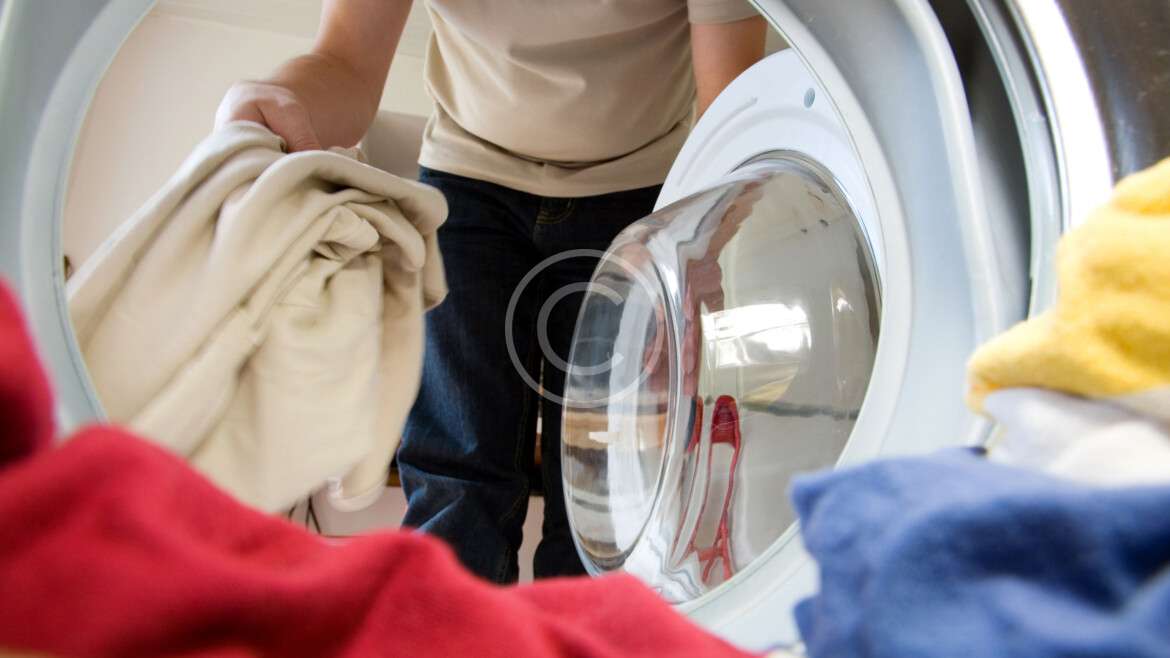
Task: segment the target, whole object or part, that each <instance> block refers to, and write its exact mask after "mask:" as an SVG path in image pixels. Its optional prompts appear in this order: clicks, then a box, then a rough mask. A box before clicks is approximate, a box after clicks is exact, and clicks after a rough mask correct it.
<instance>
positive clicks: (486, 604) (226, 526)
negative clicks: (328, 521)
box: [0, 285, 745, 658]
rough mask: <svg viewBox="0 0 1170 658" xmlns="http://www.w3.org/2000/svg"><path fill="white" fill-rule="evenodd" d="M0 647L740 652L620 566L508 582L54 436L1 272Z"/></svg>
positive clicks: (358, 652)
mask: <svg viewBox="0 0 1170 658" xmlns="http://www.w3.org/2000/svg"><path fill="white" fill-rule="evenodd" d="M0 357H2V359H0V428H4V429H3V435H2V436H3V438H2V444H0V456H3V459H5V460H7V462H8V463H7V464H6V465H0V524H2V526H0V528H2V529H0V647H5V648H7V649H14V650H22V651H35V652H44V653H49V654H54V655H58V656H162V655H185V656H190V655H207V656H210V655H215V656H313V657H321V656H355V657H356V656H361V657H367V656H410V657H411V658H425V657H427V656H485V657H486V656H508V657H512V656H542V657H546V656H547V657H552V656H580V657H592V656H596V657H603V656H604V657H619V656H623V657H624V656H628V657H632V656H672V657H677V658H682V657H686V656H715V657H717V656H729V657H730V656H742V655H745V654H742V653H740V652H739V651H737V650H736V649H734V648H733V647H731V646H729V645H728V644H726V643H724V642H722V641H721V640H719V639H716V638H715V637H713V636H711V635H709V634H707V633H706V632H704V631H702V630H700V629H699V628H697V627H696V626H694V625H693V624H691V623H690V622H689V621H688V620H686V619H685V618H684V617H682V616H681V615H679V614H677V613H676V612H675V611H674V610H672V609H671V608H670V607H669V606H667V605H666V604H664V603H663V602H662V601H661V600H660V599H659V598H658V597H657V596H655V595H654V594H653V593H652V592H650V591H649V590H648V589H646V588H645V587H644V586H642V585H641V584H640V583H639V582H638V581H636V580H634V579H633V578H630V577H626V576H614V577H607V578H601V579H595V580H591V579H565V580H557V581H545V582H542V583H539V584H536V585H531V586H523V587H511V588H501V587H496V586H494V585H490V584H487V583H485V582H483V581H481V580H478V579H476V578H474V577H473V576H471V575H469V574H468V573H467V572H465V571H464V570H463V569H462V568H461V567H460V566H459V565H458V563H457V562H456V560H455V559H454V557H453V554H452V553H451V552H450V551H449V550H447V549H446V547H444V546H443V545H442V544H441V543H440V542H438V541H437V540H434V539H431V538H428V537H426V536H424V535H421V534H418V533H408V532H395V533H383V534H377V535H371V536H368V537H363V538H357V539H353V540H351V541H348V542H346V543H344V544H331V543H328V542H326V541H325V540H323V539H321V538H319V537H317V536H315V535H311V534H309V533H307V532H305V531H304V530H303V529H301V528H299V527H297V526H294V525H292V524H290V523H287V522H285V521H284V520H282V519H277V518H272V517H268V516H264V515H262V514H259V513H257V512H254V511H252V510H250V509H247V508H244V507H242V506H241V505H239V504H237V503H236V502H234V501H233V500H232V499H230V498H229V497H227V496H226V495H225V494H223V493H221V492H220V491H219V490H217V489H216V488H214V486H213V485H211V484H210V483H209V482H207V481H206V480H204V479H203V478H202V477H200V476H199V475H197V474H196V473H194V472H193V471H191V470H190V469H189V468H187V466H186V465H185V464H184V463H183V462H182V461H180V460H179V459H177V458H175V457H173V456H171V455H170V454H168V453H166V452H164V451H163V450H161V449H159V448H157V447H155V446H153V445H151V444H149V443H146V442H144V441H141V440H139V439H137V438H135V437H134V436H133V435H131V434H130V433H128V432H125V431H123V430H119V429H116V428H110V427H94V428H90V429H87V430H84V431H82V432H80V433H79V434H78V435H77V436H76V437H74V438H72V439H70V440H69V441H68V442H67V443H65V444H64V445H63V446H62V447H60V448H56V449H50V448H48V447H47V446H48V442H49V437H50V435H51V433H52V422H51V419H52V416H51V397H50V394H49V392H48V387H47V384H46V379H45V377H44V374H43V372H42V371H41V369H40V366H39V365H38V363H37V361H36V359H35V356H34V355H33V352H32V347H31V344H30V341H29V340H28V338H27V334H26V332H25V331H24V329H23V326H22V324H21V322H20V318H19V315H18V314H17V311H16V305H15V303H14V302H13V300H12V298H11V296H10V295H9V294H8V292H7V290H6V289H5V288H4V287H3V286H2V285H0Z"/></svg>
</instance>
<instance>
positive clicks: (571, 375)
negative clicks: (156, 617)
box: [562, 153, 881, 602]
mask: <svg viewBox="0 0 1170 658" xmlns="http://www.w3.org/2000/svg"><path fill="white" fill-rule="evenodd" d="M880 309H881V300H880V285H879V281H878V276H877V269H876V267H875V265H874V258H873V254H872V253H871V248H870V243H869V240H868V239H867V238H866V234H865V232H864V229H863V227H862V224H861V223H860V221H859V220H858V218H857V216H856V214H855V213H854V212H853V211H852V209H851V206H850V204H849V202H848V199H846V198H845V195H844V194H843V193H842V191H841V189H840V187H839V186H838V185H837V184H836V183H835V182H834V180H833V178H832V176H831V175H829V174H828V173H827V172H826V171H824V170H823V168H821V167H820V166H819V165H818V164H816V163H815V162H813V161H811V160H809V159H808V158H805V157H802V156H800V155H798V154H793V153H773V154H768V155H767V156H763V157H761V158H759V159H757V160H755V161H753V162H751V163H749V164H748V165H746V166H745V167H743V168H741V170H739V171H738V172H736V173H734V174H732V175H731V176H729V177H728V178H727V180H726V181H725V182H723V183H722V184H720V185H717V186H716V187H714V188H712V189H710V190H707V191H704V192H700V193H698V194H695V195H692V196H690V197H687V198H685V199H683V200H681V201H679V202H677V203H675V204H672V205H670V206H667V207H666V208H663V209H662V210H659V211H658V212H656V213H654V214H653V215H650V216H648V217H646V218H644V219H642V220H640V221H638V222H636V223H634V224H633V225H631V226H630V227H629V228H627V229H626V230H625V231H623V232H622V233H621V234H620V235H619V236H618V237H617V239H616V240H615V241H614V243H613V244H612V245H611V247H610V249H609V250H608V252H607V253H606V256H605V257H604V258H603V259H602V261H601V263H600V264H599V266H598V268H597V270H596V271H595V273H594V277H593V280H592V282H591V283H590V287H589V290H588V291H587V293H586V298H585V301H584V304H583V306H582V309H581V315H580V316H579V319H578V323H577V329H576V334H575V338H574V344H573V349H572V352H571V354H570V361H569V370H568V374H567V379H566V387H565V400H566V402H565V404H566V409H565V413H564V417H563V418H564V419H563V423H564V428H563V442H564V445H563V465H562V469H563V477H564V481H565V491H566V498H567V505H568V511H569V516H570V519H571V521H572V525H573V531H574V537H575V540H576V542H577V546H578V549H579V551H580V553H581V556H582V559H583V560H584V561H585V562H586V566H587V567H588V568H589V569H590V570H591V571H593V572H595V573H598V572H603V571H608V570H613V569H619V568H620V569H624V570H627V571H630V572H632V573H634V574H636V575H638V576H639V577H641V578H642V579H643V580H645V581H646V582H648V583H649V584H650V585H651V586H653V587H655V588H656V589H657V590H658V591H659V592H660V593H661V594H662V595H663V596H665V597H666V598H667V599H669V600H671V601H675V602H682V601H686V600H690V599H693V598H696V597H698V596H701V595H702V594H704V593H706V592H707V591H710V590H711V589H713V588H715V587H718V586H719V585H720V584H721V583H723V582H725V581H727V580H728V579H730V578H731V577H732V576H733V575H734V574H735V573H736V572H737V571H739V570H741V569H743V568H744V567H746V566H747V565H749V564H751V563H752V561H753V560H755V559H756V558H757V557H759V556H760V555H761V554H762V553H763V552H764V551H765V550H766V549H768V548H769V547H770V546H772V545H773V544H774V543H775V542H777V541H780V540H782V539H784V538H785V537H788V536H790V535H792V534H794V533H795V529H794V525H793V522H794V513H793V511H792V509H791V507H790V506H789V503H788V499H787V495H786V494H787V487H788V483H789V481H790V480H791V478H792V477H793V476H794V475H795V474H797V473H801V472H805V471H811V470H816V469H820V468H824V467H828V466H832V465H833V464H834V463H836V461H837V459H838V457H839V456H840V454H841V451H842V450H843V449H844V447H845V445H846V443H847V441H848V440H849V436H850V432H851V430H852V428H853V424H854V421H855V420H856V418H857V414H858V411H859V409H860V407H861V403H862V401H863V399H864V398H865V393H866V389H867V387H868V384H869V378H870V372H871V370H872V368H873V362H874V354H875V351H876V349H877V340H878V326H879V319H880V318H879V316H880Z"/></svg>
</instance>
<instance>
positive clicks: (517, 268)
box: [398, 168, 659, 583]
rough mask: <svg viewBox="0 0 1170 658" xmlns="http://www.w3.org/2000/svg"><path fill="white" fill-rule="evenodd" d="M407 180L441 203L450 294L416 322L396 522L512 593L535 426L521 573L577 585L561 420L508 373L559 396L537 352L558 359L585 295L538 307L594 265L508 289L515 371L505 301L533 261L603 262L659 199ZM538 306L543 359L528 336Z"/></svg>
mask: <svg viewBox="0 0 1170 658" xmlns="http://www.w3.org/2000/svg"><path fill="white" fill-rule="evenodd" d="M419 179H420V180H421V181H422V182H424V183H427V184H429V185H433V186H435V187H437V188H438V189H439V190H440V191H442V192H443V194H444V196H446V198H447V203H448V205H449V207H450V214H449V215H448V217H447V222H446V223H445V224H443V226H442V227H441V228H440V229H439V247H440V250H441V251H442V254H443V262H444V265H445V266H446V270H447V284H448V287H449V290H450V292H449V293H448V295H447V298H446V300H444V302H443V303H442V304H440V305H439V306H438V307H437V308H435V309H434V310H432V311H431V312H430V313H428V314H427V318H426V362H425V364H424V366H423V377H422V387H421V389H420V391H419V396H418V401H417V402H416V403H415V405H414V408H413V410H412V411H411V414H410V418H409V421H408V422H407V426H406V431H405V434H404V438H403V442H402V447H401V448H400V449H399V452H398V468H399V474H400V475H401V478H402V486H403V488H404V489H405V492H406V496H407V502H408V507H407V512H406V517H405V519H404V521H403V523H404V524H405V525H407V526H410V527H414V528H419V529H421V530H423V531H425V532H428V533H430V534H433V535H436V536H438V537H440V538H442V539H444V540H445V541H446V542H447V543H448V544H450V545H451V547H452V548H453V549H454V550H455V553H456V554H457V555H458V556H459V559H460V560H461V561H462V563H463V564H464V565H465V566H466V567H467V568H469V569H470V570H471V571H472V572H474V573H476V574H479V575H480V576H482V577H483V578H485V579H488V580H491V581H495V582H498V583H508V582H514V581H515V580H516V579H517V577H518V574H519V565H518V558H517V552H518V550H519V548H520V542H521V539H522V528H523V525H524V517H525V514H526V513H527V511H528V497H529V495H530V494H531V492H532V488H533V482H532V479H533V478H532V477H531V474H534V473H536V471H535V469H534V461H535V452H536V450H535V437H536V418H537V414H538V413H539V414H540V416H541V456H540V462H541V464H540V466H541V468H540V471H539V477H540V479H541V481H542V482H543V489H544V501H545V512H544V522H543V525H542V528H541V530H542V537H541V541H540V544H539V546H538V548H537V551H536V556H535V559H534V563H533V573H534V574H535V576H536V577H537V578H544V577H550V576H568V575H578V574H583V573H585V571H584V568H583V567H582V565H581V561H580V558H578V556H577V551H576V548H575V547H574V546H573V540H572V536H571V534H570V531H569V523H568V519H567V518H566V515H565V503H564V494H563V491H562V487H561V472H560V463H561V453H560V448H561V446H560V437H561V407H560V405H559V404H557V403H555V402H552V401H550V400H549V399H546V398H544V397H542V396H540V395H539V394H538V393H537V392H536V391H535V390H533V389H532V387H531V386H529V384H527V383H525V381H524V378H523V377H522V376H521V374H520V372H519V369H523V370H524V371H525V372H526V373H527V374H528V376H529V379H531V380H533V381H537V382H542V384H543V388H544V390H545V391H546V392H548V393H552V394H554V395H557V396H559V395H561V393H562V390H563V386H564V374H565V373H564V372H563V370H562V369H561V368H560V367H558V366H557V365H556V362H555V360H553V361H550V360H549V359H548V358H547V357H546V354H547V352H546V349H547V350H549V351H551V352H552V354H551V355H548V356H552V355H556V357H557V358H559V359H561V360H564V361H567V360H568V358H569V354H568V352H569V346H570V342H571V340H572V337H573V328H574V325H575V324H576V321H577V312H578V309H579V308H580V304H581V301H582V297H583V295H582V294H581V293H580V292H575V293H573V294H569V295H567V296H561V295H558V297H559V299H552V300H551V301H550V295H553V294H554V293H556V291H558V290H561V289H562V288H564V287H565V286H569V285H572V284H580V283H584V282H588V281H589V279H590V277H591V276H592V274H593V268H594V267H595V266H596V264H597V259H596V258H595V257H583V256H574V257H572V258H566V259H564V260H560V261H558V262H556V263H553V264H551V265H549V266H548V267H546V268H544V269H542V270H541V271H540V273H539V274H538V275H537V276H535V278H532V279H531V280H530V281H529V282H528V283H527V284H526V285H525V286H524V287H523V289H522V290H520V292H519V293H518V296H517V303H516V306H515V309H514V316H513V321H512V331H513V333H512V340H511V343H512V345H513V347H514V358H513V356H510V355H509V350H508V343H507V334H506V332H505V318H506V314H507V309H508V305H509V301H510V300H511V299H512V297H513V293H517V291H518V290H519V287H520V284H521V282H522V281H523V279H524V278H525V276H526V275H527V274H528V273H529V272H531V271H532V270H533V269H534V268H535V267H537V265H538V264H540V263H541V261H543V260H544V259H546V258H548V257H550V256H554V255H556V254H561V253H563V252H565V251H567V250H573V249H592V250H598V251H604V250H605V249H606V248H607V247H608V246H609V243H610V242H611V241H612V240H613V238H614V236H616V235H617V234H618V232H620V231H621V230H622V229H623V228H625V227H626V226H627V225H629V224H630V223H631V222H633V221H634V220H636V219H639V218H641V217H643V216H645V215H647V214H649V213H650V212H651V211H652V209H653V206H654V201H655V199H656V198H657V196H658V191H659V188H658V187H650V188H643V189H637V190H631V191H626V192H616V193H613V194H604V195H599V196H593V197H583V198H554V197H541V196H537V195H533V194H528V193H525V192H519V191H516V190H513V189H510V188H506V187H502V186H500V185H495V184H492V183H487V182H483V181H479V180H475V179H471V178H466V177H463V176H457V175H454V174H448V173H445V172H440V171H435V170H431V169H426V168H423V170H422V172H421V175H420V178H419ZM562 295H563V293H562ZM546 301H548V302H550V303H549V307H550V309H547V320H546V321H545V326H546V329H547V336H548V340H547V343H546V346H547V347H546V348H542V346H541V339H540V334H539V332H538V327H537V324H538V319H539V317H540V315H541V309H542V307H544V306H545V303H546ZM542 374H543V377H542Z"/></svg>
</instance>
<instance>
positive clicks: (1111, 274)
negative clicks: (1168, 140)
mask: <svg viewBox="0 0 1170 658" xmlns="http://www.w3.org/2000/svg"><path fill="white" fill-rule="evenodd" d="M1057 272H1058V275H1059V286H1060V288H1059V290H1060V292H1059V295H1058V298H1057V301H1056V304H1055V305H1054V307H1053V308H1052V309H1050V310H1048V311H1047V312H1045V313H1044V314H1042V315H1040V316H1037V317H1036V318H1033V319H1031V320H1028V321H1026V322H1024V323H1021V324H1019V325H1017V326H1016V327H1014V328H1012V329H1011V330H1009V331H1007V332H1006V333H1004V334H1002V335H1001V336H999V337H997V338H996V339H994V340H992V341H991V342H989V343H988V344H987V345H985V346H983V347H982V348H981V349H980V350H978V351H977V352H976V353H975V355H974V357H972V359H971V361H970V364H969V379H970V389H969V394H968V401H969V403H970V404H971V406H972V407H973V408H974V409H976V410H980V411H981V410H982V409H983V401H984V398H986V397H987V395H988V394H990V393H992V392H994V391H996V390H999V389H1004V388H1015V387H1036V388H1045V389H1051V390H1056V391H1063V392H1065V393H1071V394H1075V395H1080V396H1085V397H1090V398H1108V399H1111V400H1113V401H1117V402H1121V403H1122V404H1126V403H1127V401H1133V402H1134V404H1126V406H1131V407H1134V408H1141V409H1142V410H1144V411H1147V412H1148V411H1150V410H1155V411H1156V409H1157V408H1158V407H1160V406H1161V407H1163V408H1164V407H1170V159H1167V160H1164V161H1162V162H1161V163H1159V164H1158V165H1155V166H1154V167H1151V168H1150V169H1147V170H1145V171H1143V172H1140V173H1138V174H1134V175H1133V176H1130V177H1128V178H1126V179H1125V180H1123V181H1121V183H1119V184H1118V185H1117V188H1116V190H1115V191H1114V195H1113V198H1112V200H1111V201H1110V203H1108V204H1107V205H1105V206H1104V207H1102V208H1100V209H1098V210H1097V211H1096V212H1095V213H1094V214H1093V215H1091V216H1090V217H1089V219H1088V220H1087V221H1085V222H1084V223H1083V224H1082V225H1080V226H1078V227H1076V228H1075V229H1074V230H1072V231H1070V232H1069V233H1068V234H1067V235H1066V236H1065V237H1064V238H1063V239H1062V240H1061V244H1060V247H1059V251H1058V252H1057ZM1159 400H1164V404H1159V402H1158V401H1159Z"/></svg>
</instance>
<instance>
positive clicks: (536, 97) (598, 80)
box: [419, 0, 755, 197]
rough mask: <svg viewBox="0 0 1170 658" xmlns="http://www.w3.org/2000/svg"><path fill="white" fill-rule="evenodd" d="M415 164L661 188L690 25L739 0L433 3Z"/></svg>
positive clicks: (521, 184)
mask: <svg viewBox="0 0 1170 658" xmlns="http://www.w3.org/2000/svg"><path fill="white" fill-rule="evenodd" d="M428 8H429V11H430V15H431V22H432V24H433V25H434V33H433V35H432V36H431V42H430V46H429V49H428V53H427V64H426V78H427V89H428V91H429V92H430V94H431V97H432V98H433V99H434V101H435V112H434V114H433V115H432V116H431V119H430V122H429V123H428V125H427V129H426V134H425V137H424V140H423V147H422V153H421V155H420V157H419V162H420V163H421V164H422V165H424V166H426V167H430V168H433V169H438V170H441V171H446V172H450V173H453V174H460V175H463V176H469V177H472V178H477V179H481V180H486V181H490V182H493V183H498V184H501V185H505V186H507V187H511V188H514V189H518V190H523V191H526V192H531V193H534V194H541V195H544V196H563V197H579V196H591V195H595V194H604V193H608V192H616V191H619V190H628V189H634V188H639V187H646V186H649V185H656V184H659V183H661V182H662V181H663V179H665V177H666V173H667V171H668V170H669V169H670V164H671V162H673V160H674V158H675V156H676V155H677V154H678V151H679V149H680V148H681V147H682V143H683V141H684V140H685V139H686V135H687V131H688V130H689V128H690V118H691V113H692V105H693V100H694V94H695V84H694V79H693V74H692V71H691V49H690V23H692V22H693V23H722V22H731V21H736V20H741V19H743V18H748V17H750V16H753V15H755V10H754V9H752V7H751V6H750V5H748V3H747V2H746V0H561V1H556V0H511V1H501V2H488V1H486V0H479V1H472V0H429V2H428Z"/></svg>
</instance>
